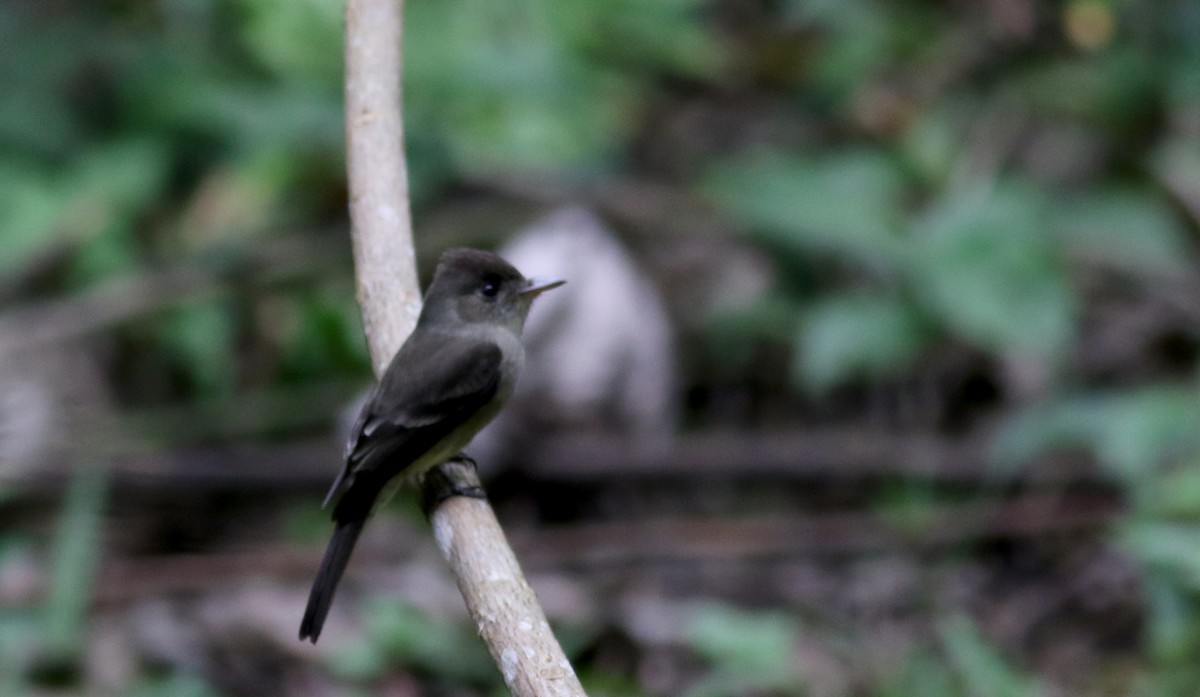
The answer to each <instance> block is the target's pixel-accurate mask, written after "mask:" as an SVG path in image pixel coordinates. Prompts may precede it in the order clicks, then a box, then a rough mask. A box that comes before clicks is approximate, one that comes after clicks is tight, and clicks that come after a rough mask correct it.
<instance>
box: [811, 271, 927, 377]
mask: <svg viewBox="0 0 1200 697" xmlns="http://www.w3.org/2000/svg"><path fill="white" fill-rule="evenodd" d="M924 339H925V336H924V333H923V332H922V330H921V326H920V323H919V322H918V320H917V317H916V315H915V313H914V311H913V308H912V307H910V306H908V305H907V304H905V303H903V302H901V301H899V300H895V299H892V298H887V297H883V296H877V295H865V294H864V295H847V296H835V297H833V298H831V299H828V300H825V301H824V302H821V303H819V304H817V305H816V306H815V307H813V308H812V309H810V310H809V311H808V313H807V316H806V317H805V318H804V320H803V321H802V322H801V325H800V333H799V335H798V337H797V354H796V361H795V371H796V374H797V376H798V377H799V379H800V381H801V382H802V384H804V385H805V386H806V387H807V388H809V389H811V390H814V391H816V392H821V391H824V390H828V389H829V388H831V387H833V386H835V385H837V384H839V383H842V382H845V381H847V380H852V379H855V378H863V379H878V378H882V377H887V376H891V375H894V374H895V373H897V372H899V371H900V370H902V369H904V368H906V367H908V366H909V365H910V364H911V362H912V361H913V360H914V359H915V358H916V357H917V355H918V354H919V353H920V351H921V349H922V348H923V346H924V343H925V341H924Z"/></svg>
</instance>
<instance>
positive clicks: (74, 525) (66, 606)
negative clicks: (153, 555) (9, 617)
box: [43, 460, 108, 659]
mask: <svg viewBox="0 0 1200 697" xmlns="http://www.w3.org/2000/svg"><path fill="white" fill-rule="evenodd" d="M107 491H108V464H107V463H102V462H100V461H97V460H92V461H85V462H83V463H81V464H80V465H79V466H77V467H76V468H75V470H74V472H73V473H72V475H71V481H70V483H69V484H68V488H67V493H66V498H65V500H64V503H63V510H62V513H61V515H60V516H59V527H58V532H57V535H56V538H55V541H54V557H53V564H54V568H53V576H52V578H51V580H50V589H49V594H48V596H47V598H46V615H45V634H44V635H43V641H44V648H45V650H46V652H47V653H46V655H47V656H48V657H50V658H57V659H70V658H71V657H73V656H74V655H75V654H76V653H77V652H78V651H79V650H80V649H81V647H82V646H83V644H84V642H83V638H84V632H83V629H84V619H85V616H86V614H87V608H88V602H89V600H90V599H91V590H92V580H93V577H94V575H95V569H96V561H97V558H98V556H99V555H98V551H99V547H100V528H101V524H102V522H103V521H102V516H103V513H104V504H105V500H106V499H107Z"/></svg>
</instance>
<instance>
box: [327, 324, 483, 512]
mask: <svg viewBox="0 0 1200 697" xmlns="http://www.w3.org/2000/svg"><path fill="white" fill-rule="evenodd" d="M416 355H420V356H422V359H421V361H420V363H421V368H422V370H421V374H420V375H413V374H411V372H409V371H407V370H405V366H406V365H409V364H411V362H412V361H411V357H412V356H416ZM502 358H503V357H502V354H501V351H500V348H499V347H498V346H497V345H496V344H495V343H493V342H491V341H463V340H461V339H458V340H454V339H451V338H447V337H445V336H444V335H438V334H436V333H424V332H423V333H420V334H418V335H414V336H413V338H412V339H411V340H410V341H408V342H406V343H405V344H404V346H402V347H401V349H400V351H399V352H398V353H397V354H396V357H395V358H394V359H393V360H392V365H391V366H389V368H388V370H387V371H386V372H385V374H384V378H383V381H382V382H381V383H380V384H379V385H378V386H377V387H376V388H375V390H374V391H372V393H371V396H370V397H369V398H368V400H367V403H366V404H365V405H364V406H363V409H362V411H361V412H360V413H359V416H358V420H357V421H356V422H355V425H354V429H353V431H351V434H350V440H349V442H348V443H347V444H346V465H345V467H344V468H343V469H342V472H341V473H340V474H339V475H338V478H337V480H335V481H334V483H333V486H332V487H331V488H330V490H329V495H328V496H326V497H325V503H326V505H328V503H329V502H330V501H331V500H334V499H338V505H337V508H338V509H341V508H343V503H346V504H350V503H351V502H350V501H345V499H346V495H347V494H348V493H349V492H351V490H353V489H356V488H358V489H361V491H360V492H358V493H359V495H358V496H355V497H353V498H355V499H358V498H363V499H364V500H365V499H370V501H369V502H367V503H366V507H367V508H368V509H369V507H370V503H371V502H373V501H374V498H375V496H377V495H378V493H379V492H378V489H380V488H382V486H383V485H384V484H385V483H386V482H387V481H388V480H390V479H391V478H392V477H395V476H396V475H398V474H400V473H401V472H402V471H403V470H404V468H405V467H407V466H408V465H410V464H412V462H414V461H415V460H416V459H418V458H419V457H420V456H421V455H423V454H424V453H425V452H426V451H428V450H429V449H430V448H431V447H433V446H434V445H436V444H437V443H438V442H440V441H441V440H442V439H443V438H445V437H446V436H447V435H449V434H450V433H452V432H453V431H454V430H455V429H456V428H458V427H459V426H460V425H462V424H463V422H465V421H466V420H467V419H469V418H470V417H471V416H472V415H474V414H475V413H476V412H477V411H479V409H480V408H482V407H483V406H484V405H486V404H487V403H488V402H490V401H491V400H492V398H493V397H495V395H496V392H497V390H498V389H499V387H500V378H501V370H500V368H501V362H502ZM351 507H352V508H355V507H361V506H358V505H357V504H354V505H352V506H351ZM363 515H366V511H364V512H363ZM335 517H337V518H341V517H343V516H342V515H340V514H339V513H338V512H337V510H336V509H335Z"/></svg>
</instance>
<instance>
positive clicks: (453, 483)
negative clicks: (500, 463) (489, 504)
mask: <svg viewBox="0 0 1200 697" xmlns="http://www.w3.org/2000/svg"><path fill="white" fill-rule="evenodd" d="M454 496H466V497H468V498H473V499H482V500H484V501H486V500H487V493H486V492H485V491H484V490H483V485H482V483H481V482H480V481H479V472H478V470H477V468H476V465H475V460H473V459H471V457H470V456H469V455H467V454H466V453H459V454H457V455H455V456H454V457H452V458H450V459H449V460H447V461H446V462H444V463H442V464H441V465H438V466H437V467H434V468H433V469H431V470H429V471H428V472H426V473H425V476H424V480H423V481H422V482H421V508H422V509H423V510H424V511H425V516H426V517H428V516H430V515H431V514H432V513H433V512H434V511H435V510H436V509H437V507H438V506H440V505H441V504H442V502H443V501H445V500H446V499H449V498H451V497H454Z"/></svg>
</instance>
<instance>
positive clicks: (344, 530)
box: [300, 519, 367, 644]
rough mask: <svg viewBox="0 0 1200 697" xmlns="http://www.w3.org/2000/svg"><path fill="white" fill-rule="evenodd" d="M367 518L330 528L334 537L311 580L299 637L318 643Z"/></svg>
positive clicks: (340, 523)
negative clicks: (338, 586) (314, 577)
mask: <svg viewBox="0 0 1200 697" xmlns="http://www.w3.org/2000/svg"><path fill="white" fill-rule="evenodd" d="M366 522H367V521H366V520H365V519H363V520H351V521H346V522H339V523H338V524H337V529H335V530H334V531H333V539H331V540H329V546H328V547H326V548H325V558H324V559H323V560H321V568H320V569H319V570H317V578H316V579H315V580H314V581H313V585H312V591H311V592H310V593H309V594H308V607H307V608H306V609H305V610H304V619H303V620H301V622H300V640H301V641H303V640H305V639H308V640H309V641H311V642H312V643H314V644H315V643H317V637H319V636H321V627H322V626H324V624H325V616H326V615H328V614H329V607H330V605H332V604H333V592H334V591H335V590H337V584H338V581H340V580H341V579H342V573H343V572H344V571H345V570H346V564H347V562H349V561H350V553H351V552H353V551H354V544H355V543H356V542H358V535H359V533H361V532H362V529H363V525H364V524H366Z"/></svg>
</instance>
